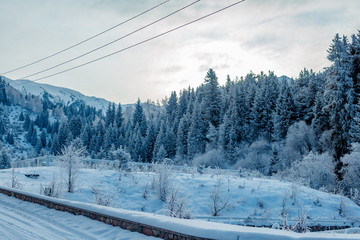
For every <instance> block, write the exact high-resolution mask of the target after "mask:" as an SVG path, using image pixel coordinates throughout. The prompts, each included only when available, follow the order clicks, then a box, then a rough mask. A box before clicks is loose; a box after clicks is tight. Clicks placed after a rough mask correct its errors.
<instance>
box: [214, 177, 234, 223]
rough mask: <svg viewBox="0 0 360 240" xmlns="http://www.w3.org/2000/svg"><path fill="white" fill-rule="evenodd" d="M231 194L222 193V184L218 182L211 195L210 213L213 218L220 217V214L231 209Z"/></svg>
mask: <svg viewBox="0 0 360 240" xmlns="http://www.w3.org/2000/svg"><path fill="white" fill-rule="evenodd" d="M230 198H231V196H230V192H229V191H227V192H224V191H222V183H221V182H218V184H216V185H215V186H214V188H213V189H212V191H211V193H210V199H211V202H210V205H209V207H210V211H211V215H212V216H214V217H215V216H219V215H220V213H221V212H222V211H223V210H224V209H227V208H229V207H230V205H231V204H230Z"/></svg>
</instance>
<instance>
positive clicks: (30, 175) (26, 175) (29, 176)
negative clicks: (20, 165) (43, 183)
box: [25, 173, 40, 178]
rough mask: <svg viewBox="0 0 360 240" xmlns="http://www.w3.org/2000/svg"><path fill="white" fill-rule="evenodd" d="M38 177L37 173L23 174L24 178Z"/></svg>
mask: <svg viewBox="0 0 360 240" xmlns="http://www.w3.org/2000/svg"><path fill="white" fill-rule="evenodd" d="M39 176H40V174H37V173H35V174H34V173H31V174H25V177H28V178H38V177H39Z"/></svg>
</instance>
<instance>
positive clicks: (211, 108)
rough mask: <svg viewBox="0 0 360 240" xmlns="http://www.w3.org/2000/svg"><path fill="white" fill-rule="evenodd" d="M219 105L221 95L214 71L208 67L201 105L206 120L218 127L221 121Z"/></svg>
mask: <svg viewBox="0 0 360 240" xmlns="http://www.w3.org/2000/svg"><path fill="white" fill-rule="evenodd" d="M221 105H222V96H221V93H220V90H219V83H218V78H217V76H216V73H215V71H214V70H213V69H211V68H210V69H209V71H208V72H207V73H206V76H205V83H204V99H203V104H202V107H203V109H204V114H205V115H204V117H205V119H206V121H208V122H209V123H211V124H212V125H213V126H214V127H215V128H218V127H219V125H220V122H221V119H220V114H221ZM206 127H207V126H206Z"/></svg>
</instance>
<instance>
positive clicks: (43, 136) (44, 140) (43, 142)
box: [40, 130, 46, 148]
mask: <svg viewBox="0 0 360 240" xmlns="http://www.w3.org/2000/svg"><path fill="white" fill-rule="evenodd" d="M40 142H41V147H43V148H44V147H46V133H45V131H44V130H43V131H41V134H40Z"/></svg>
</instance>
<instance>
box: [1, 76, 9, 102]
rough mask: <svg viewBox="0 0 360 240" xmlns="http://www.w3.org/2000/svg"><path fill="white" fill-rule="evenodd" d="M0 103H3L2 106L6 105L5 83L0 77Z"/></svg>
mask: <svg viewBox="0 0 360 240" xmlns="http://www.w3.org/2000/svg"><path fill="white" fill-rule="evenodd" d="M0 103H3V104H4V105H7V104H8V98H7V95H6V89H5V81H4V80H3V77H2V76H0Z"/></svg>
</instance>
